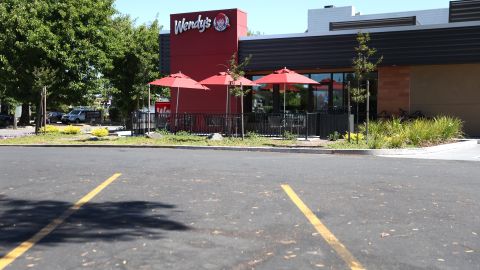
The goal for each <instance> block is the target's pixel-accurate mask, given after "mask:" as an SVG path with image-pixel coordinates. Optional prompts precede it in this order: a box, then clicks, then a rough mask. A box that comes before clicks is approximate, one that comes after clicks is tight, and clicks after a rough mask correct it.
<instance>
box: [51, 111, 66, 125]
mask: <svg viewBox="0 0 480 270" xmlns="http://www.w3.org/2000/svg"><path fill="white" fill-rule="evenodd" d="M63 115H64V113H62V112H49V113H48V117H47V122H48V123H56V122H61V121H62V116H63Z"/></svg>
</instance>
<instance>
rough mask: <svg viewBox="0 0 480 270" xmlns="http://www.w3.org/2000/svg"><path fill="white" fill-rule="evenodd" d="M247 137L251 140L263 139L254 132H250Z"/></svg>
mask: <svg viewBox="0 0 480 270" xmlns="http://www.w3.org/2000/svg"><path fill="white" fill-rule="evenodd" d="M246 135H247V137H248V138H251V139H258V138H261V137H262V136H261V135H260V134H258V133H256V132H253V131H248V132H247V134H246Z"/></svg>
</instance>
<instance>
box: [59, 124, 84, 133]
mask: <svg viewBox="0 0 480 270" xmlns="http://www.w3.org/2000/svg"><path fill="white" fill-rule="evenodd" d="M80 131H81V130H80V127H75V126H72V125H70V126H67V127H65V128H64V129H62V133H63V134H71V135H75V134H80Z"/></svg>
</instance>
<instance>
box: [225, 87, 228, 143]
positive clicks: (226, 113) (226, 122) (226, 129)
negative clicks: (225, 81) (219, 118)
mask: <svg viewBox="0 0 480 270" xmlns="http://www.w3.org/2000/svg"><path fill="white" fill-rule="evenodd" d="M225 103H226V105H225V135H227V131H228V85H227V98H226V101H225Z"/></svg>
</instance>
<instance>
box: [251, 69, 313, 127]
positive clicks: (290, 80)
mask: <svg viewBox="0 0 480 270" xmlns="http://www.w3.org/2000/svg"><path fill="white" fill-rule="evenodd" d="M254 83H257V84H283V90H284V91H286V90H287V84H318V82H316V81H314V80H312V79H310V78H308V77H306V76H303V75H301V74H298V73H296V72H295V71H291V70H289V69H287V68H283V69H280V70H277V71H275V72H273V73H272V74H269V75H267V76H265V77H262V78H260V79H258V80H256V81H254ZM285 96H286V95H283V122H284V123H285V103H286V97H285Z"/></svg>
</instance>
